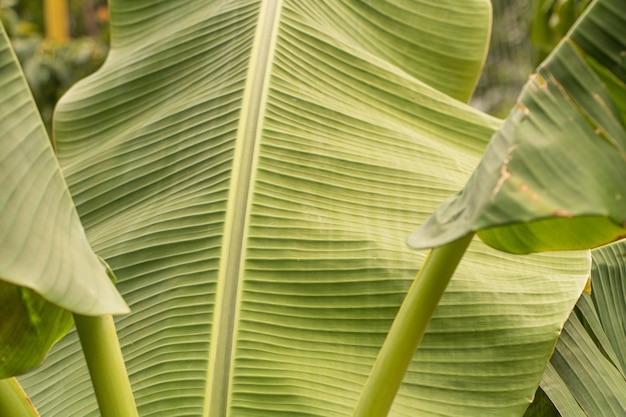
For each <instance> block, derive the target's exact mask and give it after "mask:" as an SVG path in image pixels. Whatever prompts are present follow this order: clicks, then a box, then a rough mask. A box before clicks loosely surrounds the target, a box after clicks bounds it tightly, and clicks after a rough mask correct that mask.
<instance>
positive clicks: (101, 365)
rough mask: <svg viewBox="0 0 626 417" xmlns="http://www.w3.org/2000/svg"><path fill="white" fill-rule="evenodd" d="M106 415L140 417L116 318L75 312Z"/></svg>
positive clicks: (102, 409) (110, 416)
mask: <svg viewBox="0 0 626 417" xmlns="http://www.w3.org/2000/svg"><path fill="white" fill-rule="evenodd" d="M74 321H75V322H76V329H77V330H78V336H79V337H80V343H81V345H82V347H83V352H84V354H85V359H86V360H87V367H88V368H89V374H90V375H91V382H92V384H93V387H94V390H95V392H96V397H97V399H98V406H99V407H100V414H101V416H102V417H120V416H124V417H139V415H138V414H137V406H136V405H135V399H134V397H133V393H132V390H131V387H130V381H129V380H128V374H127V372H126V366H125V365H124V358H123V357H122V351H121V349H120V344H119V341H118V339H117V332H116V331H115V324H114V323H113V317H111V316H100V317H89V316H81V315H78V314H74Z"/></svg>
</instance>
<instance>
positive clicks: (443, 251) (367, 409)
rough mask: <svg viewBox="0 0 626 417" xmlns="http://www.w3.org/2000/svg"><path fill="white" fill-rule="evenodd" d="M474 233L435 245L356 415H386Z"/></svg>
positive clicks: (359, 403)
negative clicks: (438, 245)
mask: <svg viewBox="0 0 626 417" xmlns="http://www.w3.org/2000/svg"><path fill="white" fill-rule="evenodd" d="M473 236H474V234H473V233H471V234H469V235H467V236H465V237H462V238H460V239H458V240H455V241H454V242H451V243H448V244H447V245H445V246H442V247H440V248H435V249H433V250H432V251H431V252H430V254H429V255H428V257H427V258H426V260H425V261H424V265H423V266H422V269H420V271H419V272H418V274H417V277H416V278H415V281H413V284H412V285H411V287H410V288H409V292H408V293H407V295H406V297H405V299H404V301H403V303H402V305H401V306H400V310H399V311H398V314H397V315H396V319H395V320H394V322H393V324H392V325H391V329H390V330H389V333H388V334H387V338H386V339H385V342H384V343H383V346H382V348H381V349H380V352H379V353H378V357H377V358H376V362H375V363H374V367H373V368H372V371H371V373H370V376H369V378H368V380H367V382H366V383H365V387H364V388H363V391H362V392H361V397H360V398H359V401H358V403H357V406H356V408H355V410H354V414H353V417H385V416H387V414H388V413H389V410H390V409H391V404H392V403H393V400H394V398H395V397H396V393H397V392H398V389H399V388H400V384H401V383H402V380H403V379H404V374H405V373H406V370H407V369H408V367H409V364H410V363H411V360H412V359H413V356H414V355H415V351H416V349H417V347H418V345H419V343H420V341H421V340H422V337H423V336H424V333H425V332H426V327H428V323H429V322H430V319H431V318H432V316H433V313H434V312H435V309H436V308H437V305H438V304H439V300H440V299H441V296H442V295H443V293H444V291H445V289H446V287H447V286H448V283H449V282H450V279H451V278H452V274H453V273H454V270H455V269H456V267H457V265H458V264H459V262H460V261H461V258H462V257H463V255H464V254H465V250H466V249H467V246H468V245H469V243H470V241H471V240H472V237H473Z"/></svg>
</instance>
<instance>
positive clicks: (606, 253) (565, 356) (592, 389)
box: [527, 241, 626, 417]
mask: <svg viewBox="0 0 626 417" xmlns="http://www.w3.org/2000/svg"><path fill="white" fill-rule="evenodd" d="M625 254H626V241H620V242H618V243H615V244H613V245H609V246H605V247H602V248H599V249H595V250H593V251H592V257H593V267H592V275H591V278H592V283H593V286H592V288H593V291H592V293H591V295H589V294H583V296H582V297H581V299H580V300H579V301H578V303H577V305H576V309H575V310H574V312H573V313H572V315H571V316H570V318H569V319H568V321H567V323H566V324H565V328H564V331H563V334H562V336H561V337H560V338H559V342H558V343H557V346H556V350H555V352H554V354H553V355H552V358H551V359H550V364H549V366H548V368H547V369H546V372H545V374H544V376H543V378H542V381H541V384H540V387H541V389H542V390H543V391H545V393H546V394H547V396H548V397H549V399H550V401H551V402H552V403H553V404H554V408H555V409H557V410H558V412H559V413H560V415H561V416H563V417H575V416H598V417H604V416H606V417H610V416H617V415H622V414H623V413H624V411H626V372H624V370H625V369H626V355H625V354H624V353H625V351H626V337H625V335H624V332H626V328H625V327H624V323H626V301H625V298H626V291H624V288H625V287H626V262H625V261H624V257H625ZM530 415H531V414H527V416H530ZM532 415H533V416H537V417H543V416H548V415H550V414H541V413H538V414H532Z"/></svg>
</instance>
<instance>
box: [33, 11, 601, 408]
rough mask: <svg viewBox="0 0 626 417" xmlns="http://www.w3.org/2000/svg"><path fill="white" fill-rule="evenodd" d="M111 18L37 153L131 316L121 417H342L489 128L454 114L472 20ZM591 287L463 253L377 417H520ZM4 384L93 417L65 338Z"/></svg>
mask: <svg viewBox="0 0 626 417" xmlns="http://www.w3.org/2000/svg"><path fill="white" fill-rule="evenodd" d="M111 16H112V29H113V32H112V40H113V42H112V45H113V46H112V49H111V55H110V56H109V58H108V60H107V62H106V63H105V65H104V67H103V68H102V69H101V70H100V71H99V72H98V73H97V74H96V75H94V76H93V77H91V78H89V79H88V80H85V81H84V82H82V83H80V84H79V85H77V86H76V87H75V88H74V89H73V90H72V91H71V92H70V93H69V94H68V95H67V96H66V97H65V98H64V100H63V102H62V103H61V104H60V106H59V109H58V112H57V115H56V122H55V127H56V130H55V132H56V139H57V144H58V151H59V158H60V161H61V164H62V166H63V169H64V173H65V174H66V178H67V180H68V183H69V184H70V190H71V192H72V195H73V198H74V200H75V201H76V204H77V207H78V210H79V213H80V215H81V219H82V221H83V222H84V224H85V228H86V230H87V233H88V236H89V239H90V241H91V242H92V243H93V245H94V248H95V249H96V250H97V252H98V253H99V254H100V255H101V256H102V257H103V258H104V259H106V260H107V262H108V263H109V264H110V265H111V267H112V268H113V270H114V271H115V273H116V275H117V277H118V280H119V281H118V287H119V289H120V291H121V293H122V294H123V295H124V297H125V299H126V300H127V301H128V303H129V304H130V306H131V307H132V311H133V312H132V313H131V314H130V315H128V316H125V317H121V318H119V319H118V320H117V323H116V325H117V328H118V330H119V334H120V341H121V344H122V349H123V351H124V355H125V358H126V361H127V368H128V371H129V374H130V379H131V382H132V384H133V386H134V389H135V395H136V400H137V405H138V408H139V414H140V415H141V416H163V415H167V416H211V417H220V416H263V415H266V416H309V417H310V416H320V417H322V416H323V417H329V416H349V415H350V414H351V412H352V409H353V407H354V405H355V402H356V400H357V397H358V395H359V392H360V390H361V388H362V386H363V384H364V382H365V380H366V377H367V373H368V372H369V370H370V369H371V366H372V363H373V361H374V359H375V357H376V354H377V352H378V350H379V348H380V345H381V344H382V342H383V340H384V337H385V334H386V332H387V331H388V329H389V326H390V325H391V321H392V320H393V317H394V316H395V314H396V311H397V309H398V306H399V305H400V303H401V301H402V299H403V297H404V294H405V293H406V290H407V288H408V287H409V285H410V283H411V281H412V279H413V278H414V276H415V273H416V272H417V270H418V268H419V266H420V265H421V264H422V261H423V260H424V258H425V256H426V254H425V253H423V252H416V251H412V250H410V249H409V248H408V247H406V245H405V243H404V241H405V237H406V235H407V234H408V232H409V231H410V230H412V229H413V228H414V227H415V226H416V225H417V224H418V223H420V222H421V221H423V220H424V219H425V218H426V216H427V214H428V213H430V212H432V210H434V208H435V207H436V206H437V205H438V204H440V203H441V201H442V200H443V199H444V198H446V197H447V196H449V195H450V194H451V193H452V192H453V191H454V190H455V189H458V188H459V187H460V186H461V185H462V184H463V183H464V182H465V181H466V180H467V178H468V176H469V174H470V172H471V171H472V170H473V169H474V168H475V167H476V165H477V164H478V162H479V160H480V154H481V153H482V151H483V149H484V148H485V146H486V144H487V141H488V138H489V137H490V136H491V135H492V133H493V132H494V130H495V129H496V128H497V126H498V125H499V121H498V120H495V119H492V118H490V117H489V116H485V115H482V114H480V113H478V112H476V111H475V110H473V109H471V108H469V107H468V106H466V105H465V104H462V103H461V102H459V101H457V100H456V99H454V98H452V97H450V96H449V95H448V94H450V95H452V96H454V97H456V98H458V99H465V98H467V95H468V94H469V92H471V90H472V88H473V85H474V83H475V80H476V78H477V76H478V69H479V67H480V63H481V62H482V60H483V59H484V53H485V50H486V39H487V35H488V33H489V5H488V2H485V1H467V0H462V1H461V0H458V1H453V0H447V1H437V2H435V1H395V2H375V1H372V2H357V1H345V2H336V1H315V2H312V1H307V2H304V1H283V2H278V1H264V2H257V1H215V2H206V1H200V0H188V1H184V2H176V3H174V2H171V1H164V0H163V1H147V0H145V1H135V2H132V3H131V2H123V1H112V2H111ZM472 45H473V46H472ZM444 46H445V47H444ZM461 74H462V75H461ZM436 88H439V89H441V90H442V91H443V92H442V91H438V90H437V89H436ZM589 269H590V257H589V254H588V253H587V252H578V253H560V254H551V255H545V254H542V255H533V256H529V257H512V256H510V255H506V254H502V253H500V252H497V251H495V250H493V249H490V248H488V247H487V246H485V245H484V244H482V243H480V242H479V241H475V242H474V243H473V244H472V246H471V248H470V253H469V255H468V256H467V258H466V259H464V260H463V262H462V264H461V265H460V266H459V269H458V270H457V275H456V276H455V278H454V279H453V280H452V282H451V284H450V286H449V288H448V291H447V292H446V294H445V295H444V298H443V300H442V303H441V304H440V306H439V307H438V309H437V311H436V313H435V317H434V319H433V321H432V323H431V325H430V327H429V329H428V331H427V333H426V335H425V337H424V340H423V342H422V348H421V349H420V351H419V352H418V353H417V355H416V356H415V358H414V360H413V363H412V365H411V367H410V369H409V372H408V374H407V376H406V381H405V383H404V384H403V386H402V387H401V388H400V393H399V396H398V398H397V400H396V403H395V404H394V408H393V409H392V415H394V416H414V415H425V416H459V415H463V416H481V417H483V416H489V415H491V416H499V417H502V416H518V415H522V414H523V412H524V410H525V409H526V407H527V406H528V404H529V403H530V400H531V398H532V396H533V394H534V392H535V390H536V388H537V385H538V383H539V380H540V378H541V375H542V373H543V369H544V367H545V365H546V363H547V361H548V359H549V357H550V354H551V352H552V349H553V347H554V344H555V341H556V337H557V335H558V333H559V332H560V329H561V327H562V324H563V322H564V321H565V319H566V318H567V316H568V314H569V312H570V311H571V309H572V306H573V305H574V303H575V300H576V299H577V298H578V295H579V293H580V292H581V291H582V288H583V286H584V284H585V281H586V278H587V276H588V274H589ZM21 381H22V382H23V384H24V386H25V387H26V390H27V392H28V393H29V394H30V395H31V398H33V401H34V402H35V404H36V405H37V406H38V408H39V409H40V411H41V413H42V414H43V415H44V416H73V415H76V416H97V415H98V411H97V408H96V404H95V399H94V397H93V394H92V392H91V388H90V385H89V382H88V376H87V372H86V369H85V367H84V365H83V363H82V360H81V359H80V351H79V348H78V347H77V346H76V338H75V335H74V334H71V335H70V337H68V338H66V339H64V340H63V341H61V342H60V343H59V344H58V345H57V346H56V347H55V349H54V352H53V353H52V354H51V355H50V357H49V359H48V361H47V363H46V365H45V367H44V368H43V369H41V370H40V371H39V372H38V373H37V374H36V375H32V376H27V377H25V378H22V379H21Z"/></svg>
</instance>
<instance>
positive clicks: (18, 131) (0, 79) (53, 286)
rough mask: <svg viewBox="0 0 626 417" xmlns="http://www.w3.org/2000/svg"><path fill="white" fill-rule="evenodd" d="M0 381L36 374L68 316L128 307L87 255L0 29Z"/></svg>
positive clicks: (60, 178) (61, 180) (67, 324)
mask: <svg viewBox="0 0 626 417" xmlns="http://www.w3.org/2000/svg"><path fill="white" fill-rule="evenodd" d="M0 91H2V94H0V114H1V115H2V123H0V187H1V189H2V194H1V195H0V212H1V213H2V215H1V216H0V248H2V250H0V313H1V317H2V320H1V323H0V378H7V377H10V376H14V375H17V374H21V373H24V372H26V371H28V370H30V369H32V368H33V367H35V366H37V365H38V364H39V363H40V362H41V361H42V360H43V358H44V357H45V355H46V353H47V352H48V350H49V349H50V346H51V345H52V344H53V343H54V342H55V341H57V340H58V339H59V338H60V337H62V336H63V335H64V334H65V333H66V332H67V331H68V330H69V329H70V327H71V326H72V317H71V313H70V311H76V312H80V313H82V314H88V315H96V314H104V313H123V312H127V311H128V307H127V305H126V303H125V302H124V300H123V299H122V297H121V296H120V295H119V293H118V292H117V290H116V289H115V286H114V285H113V284H112V283H111V281H110V279H109V271H110V270H108V269H107V268H106V266H105V265H104V264H103V263H102V262H101V260H100V259H98V257H97V256H96V255H95V254H94V253H93V251H92V249H91V247H90V246H89V242H88V240H87V237H86V235H85V231H84V229H83V227H82V225H81V223H80V220H79V217H78V214H77V212H76V208H75V206H74V203H73V202H72V199H71V197H70V194H69V191H68V189H67V185H66V183H65V180H64V178H63V176H62V174H61V169H60V167H59V165H58V163H57V161H56V159H55V157H54V151H53V149H52V146H51V144H50V140H49V139H48V135H47V133H46V131H45V129H44V127H43V124H42V122H41V119H40V117H39V113H38V112H37V107H36V106H35V103H34V100H33V98H32V96H31V94H30V92H29V90H28V86H27V85H26V82H25V80H24V77H23V75H22V73H21V70H20V68H19V65H18V64H17V59H16V58H15V55H14V54H13V52H12V50H11V48H10V43H9V40H8V38H7V36H6V33H5V31H4V29H3V28H2V27H1V26H0Z"/></svg>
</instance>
